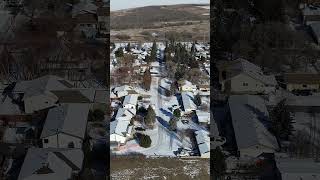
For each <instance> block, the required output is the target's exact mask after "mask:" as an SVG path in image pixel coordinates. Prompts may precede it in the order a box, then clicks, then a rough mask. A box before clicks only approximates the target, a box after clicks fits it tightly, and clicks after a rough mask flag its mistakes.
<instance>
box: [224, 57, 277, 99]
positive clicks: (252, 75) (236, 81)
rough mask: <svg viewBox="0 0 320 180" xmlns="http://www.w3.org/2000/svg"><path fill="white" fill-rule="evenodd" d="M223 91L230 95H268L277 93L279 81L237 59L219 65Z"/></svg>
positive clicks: (256, 67)
mask: <svg viewBox="0 0 320 180" xmlns="http://www.w3.org/2000/svg"><path fill="white" fill-rule="evenodd" d="M218 68H219V81H220V83H221V85H222V91H224V92H226V93H230V94H268V93H270V92H273V91H275V89H276V86H277V81H276V79H275V77H274V76H273V75H264V74H263V72H262V70H261V68H260V67H258V66H256V65H255V64H253V63H251V62H249V61H247V60H245V59H237V60H234V61H232V62H228V63H224V64H220V65H218Z"/></svg>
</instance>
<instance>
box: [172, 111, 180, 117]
mask: <svg viewBox="0 0 320 180" xmlns="http://www.w3.org/2000/svg"><path fill="white" fill-rule="evenodd" d="M173 116H174V117H176V118H180V117H181V111H180V109H175V110H174V111H173Z"/></svg>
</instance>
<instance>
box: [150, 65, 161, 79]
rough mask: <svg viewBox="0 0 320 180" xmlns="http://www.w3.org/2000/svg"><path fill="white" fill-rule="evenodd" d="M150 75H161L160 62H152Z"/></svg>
mask: <svg viewBox="0 0 320 180" xmlns="http://www.w3.org/2000/svg"><path fill="white" fill-rule="evenodd" d="M150 73H151V75H153V76H158V75H160V64H159V62H151V65H150Z"/></svg>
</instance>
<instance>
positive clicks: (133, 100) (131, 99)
mask: <svg viewBox="0 0 320 180" xmlns="http://www.w3.org/2000/svg"><path fill="white" fill-rule="evenodd" d="M137 102H138V94H130V95H127V96H126V97H125V98H124V100H123V103H122V104H123V106H125V105H127V104H130V105H134V106H135V105H137Z"/></svg>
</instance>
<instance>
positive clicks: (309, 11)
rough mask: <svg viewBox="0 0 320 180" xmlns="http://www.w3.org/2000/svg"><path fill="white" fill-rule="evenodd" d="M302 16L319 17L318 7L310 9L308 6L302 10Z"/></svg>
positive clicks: (319, 10) (319, 9)
mask: <svg viewBox="0 0 320 180" xmlns="http://www.w3.org/2000/svg"><path fill="white" fill-rule="evenodd" d="M302 15H303V16H316V15H320V8H319V7H314V6H313V7H310V6H306V7H305V8H304V9H303V10H302Z"/></svg>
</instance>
